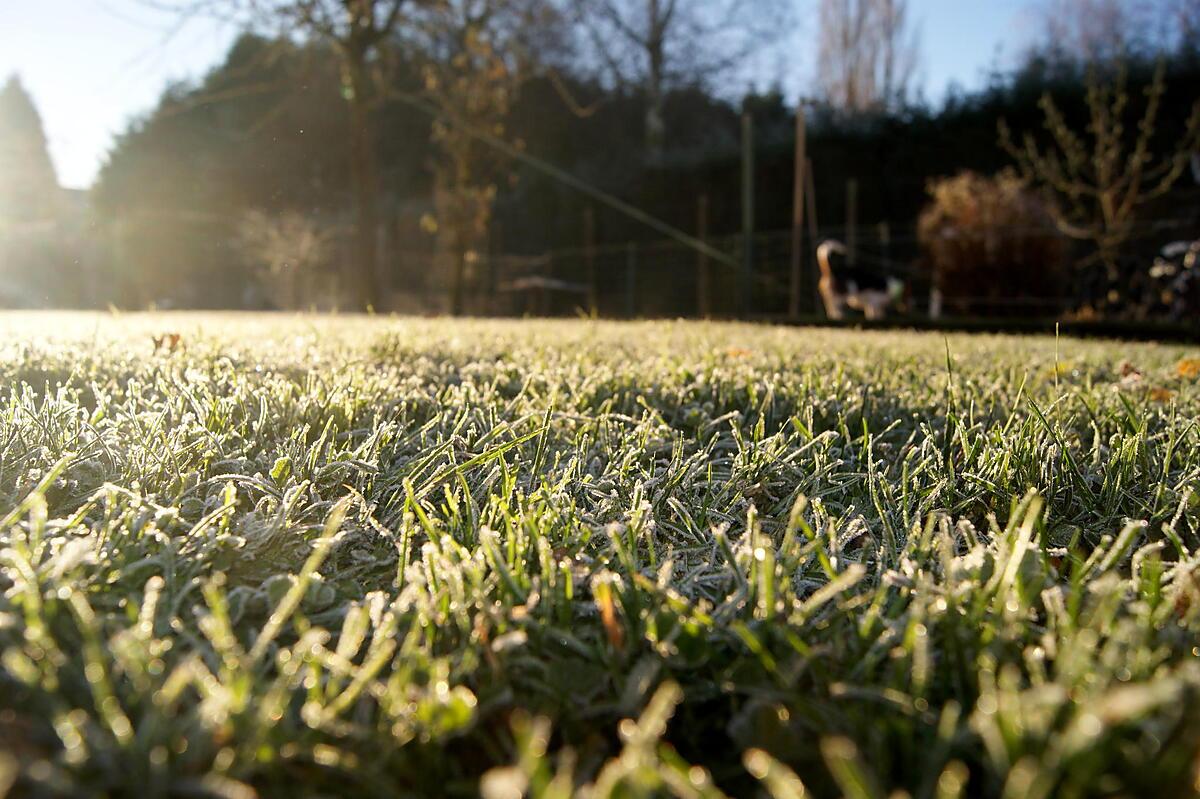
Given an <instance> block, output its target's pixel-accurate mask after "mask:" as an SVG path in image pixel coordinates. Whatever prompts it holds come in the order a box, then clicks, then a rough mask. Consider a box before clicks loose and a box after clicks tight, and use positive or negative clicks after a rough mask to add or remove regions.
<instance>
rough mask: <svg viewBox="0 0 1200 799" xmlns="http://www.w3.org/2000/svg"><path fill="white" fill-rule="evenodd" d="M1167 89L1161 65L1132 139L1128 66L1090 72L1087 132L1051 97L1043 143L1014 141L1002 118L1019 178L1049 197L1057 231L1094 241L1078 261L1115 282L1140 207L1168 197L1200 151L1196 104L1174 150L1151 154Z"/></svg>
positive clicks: (1003, 137) (1045, 103)
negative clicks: (1109, 76)
mask: <svg viewBox="0 0 1200 799" xmlns="http://www.w3.org/2000/svg"><path fill="white" fill-rule="evenodd" d="M1164 90H1165V78H1164V69H1163V67H1162V65H1161V64H1160V65H1159V68H1158V70H1157V71H1156V73H1155V75H1154V79H1153V80H1152V82H1151V83H1150V85H1149V86H1148V87H1147V88H1146V106H1145V110H1144V112H1143V114H1142V118H1141V121H1140V123H1139V124H1138V129H1137V130H1138V132H1137V136H1136V139H1135V140H1134V141H1132V142H1130V141H1129V139H1128V137H1127V136H1126V135H1125V112H1126V108H1127V106H1128V104H1129V94H1128V91H1127V90H1126V74H1125V70H1124V69H1123V68H1122V69H1119V70H1118V71H1117V74H1116V77H1115V79H1114V80H1113V81H1111V82H1106V81H1105V80H1104V79H1103V78H1102V77H1101V76H1100V74H1099V71H1098V70H1097V69H1095V68H1093V69H1092V70H1091V72H1090V73H1089V77H1088V88H1087V107H1088V125H1087V133H1086V134H1083V135H1081V134H1079V133H1078V132H1076V131H1075V130H1073V129H1072V128H1071V126H1070V125H1069V124H1068V123H1067V120H1066V117H1065V116H1064V115H1063V113H1062V112H1061V111H1060V110H1059V108H1058V106H1057V105H1056V104H1055V102H1054V98H1052V97H1051V96H1050V95H1049V94H1046V95H1044V96H1043V97H1042V101H1041V107H1042V111H1043V113H1044V114H1045V118H1046V129H1047V130H1048V131H1049V133H1050V141H1049V142H1047V143H1045V144H1042V143H1039V142H1038V140H1037V138H1036V137H1035V136H1034V135H1033V134H1032V133H1026V134H1025V136H1024V138H1023V139H1022V141H1021V143H1020V144H1017V143H1016V142H1015V141H1014V139H1013V136H1012V133H1011V131H1010V130H1009V128H1008V126H1007V124H1005V122H1004V121H1003V120H1002V121H1001V122H1000V142H1001V144H1002V146H1003V147H1004V148H1005V150H1007V151H1008V153H1009V154H1010V155H1011V156H1012V157H1013V160H1015V161H1016V163H1017V166H1018V168H1019V169H1020V170H1021V173H1022V175H1023V176H1024V177H1025V178H1026V179H1027V180H1028V181H1030V182H1031V183H1032V184H1033V185H1035V186H1036V187H1038V188H1039V189H1040V190H1041V191H1042V192H1043V194H1044V195H1045V196H1046V197H1047V199H1048V200H1049V201H1050V202H1049V207H1050V209H1051V213H1052V215H1053V217H1054V221H1055V223H1056V225H1057V227H1058V228H1059V230H1061V231H1062V232H1063V233H1064V234H1066V235H1067V236H1070V237H1072V238H1075V239H1078V240H1081V241H1086V242H1089V243H1091V244H1092V245H1093V247H1094V252H1093V253H1091V254H1090V255H1089V256H1088V257H1087V258H1086V259H1084V260H1083V261H1082V262H1081V264H1080V265H1081V266H1087V265H1089V264H1091V263H1095V262H1099V263H1101V264H1102V265H1103V266H1104V267H1105V269H1106V273H1107V276H1108V278H1109V279H1110V280H1115V279H1117V277H1118V276H1119V271H1118V258H1119V255H1120V251H1121V248H1122V246H1123V245H1124V244H1125V243H1126V242H1127V241H1128V240H1129V237H1130V236H1131V235H1132V233H1133V231H1134V224H1135V222H1136V219H1137V212H1138V210H1139V209H1140V208H1141V207H1142V206H1144V205H1145V204H1146V203H1148V202H1150V201H1151V200H1153V199H1155V198H1157V197H1161V196H1162V195H1164V194H1166V193H1167V192H1168V191H1169V190H1170V189H1171V187H1172V186H1173V185H1174V184H1175V181H1177V180H1178V179H1179V177H1180V176H1181V175H1182V174H1183V172H1184V170H1185V169H1187V167H1188V163H1189V161H1190V159H1191V155H1192V152H1193V151H1194V150H1195V149H1197V148H1200V101H1197V102H1196V103H1195V104H1194V105H1193V106H1192V112H1191V115H1190V117H1189V118H1188V121H1187V125H1186V128H1185V130H1184V132H1183V135H1182V136H1181V138H1180V140H1179V141H1178V143H1177V144H1176V145H1175V147H1174V148H1173V149H1172V150H1171V152H1169V153H1168V154H1166V155H1164V156H1162V157H1161V158H1159V159H1158V160H1157V161H1156V160H1155V158H1154V157H1153V155H1152V153H1151V149H1150V146H1151V142H1152V141H1153V140H1154V136H1155V126H1156V123H1157V120H1158V113H1159V109H1160V105H1161V101H1162V96H1163V92H1164ZM1087 139H1090V141H1088V140H1087ZM1131 144H1132V146H1130V145H1131Z"/></svg>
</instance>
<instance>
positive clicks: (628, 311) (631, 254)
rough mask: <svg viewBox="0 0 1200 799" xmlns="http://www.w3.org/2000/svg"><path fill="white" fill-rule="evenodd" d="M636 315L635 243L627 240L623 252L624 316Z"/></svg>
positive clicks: (630, 317) (631, 316)
mask: <svg viewBox="0 0 1200 799" xmlns="http://www.w3.org/2000/svg"><path fill="white" fill-rule="evenodd" d="M636 315H637V245H636V244H634V243H633V242H632V241H631V242H629V247H628V250H627V251H626V254H625V316H626V317H627V318H629V319H632V318H633V317H634V316H636Z"/></svg>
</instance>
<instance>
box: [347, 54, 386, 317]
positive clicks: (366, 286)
mask: <svg viewBox="0 0 1200 799" xmlns="http://www.w3.org/2000/svg"><path fill="white" fill-rule="evenodd" d="M346 60H347V65H346V69H347V72H348V76H347V77H348V79H349V84H350V93H351V97H350V175H351V182H352V183H353V190H354V204H355V212H356V216H357V219H356V225H355V231H354V232H355V236H354V239H355V248H354V264H353V267H352V270H351V271H352V272H353V274H354V281H353V282H354V303H355V304H356V305H357V306H358V307H359V308H360V309H366V308H368V307H377V306H378V303H379V284H378V278H377V276H376V269H377V266H378V260H379V248H378V245H377V238H376V236H377V230H378V228H379V208H378V199H379V198H378V193H379V172H378V167H377V165H376V162H375V141H374V137H373V136H372V130H371V115H370V108H369V103H370V98H369V97H368V92H369V79H368V77H367V73H366V65H365V63H364V62H365V54H359V55H355V54H349V55H347V59H346Z"/></svg>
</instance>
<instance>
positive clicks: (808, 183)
mask: <svg viewBox="0 0 1200 799" xmlns="http://www.w3.org/2000/svg"><path fill="white" fill-rule="evenodd" d="M804 208H805V211H806V214H807V216H808V241H809V243H810V245H811V246H813V247H815V246H816V245H817V240H818V238H819V236H818V231H819V227H818V225H817V186H816V183H815V181H814V179H813V164H812V159H811V158H805V159H804ZM816 290H817V286H816V271H815V270H813V271H812V272H811V273H810V274H809V279H808V300H809V301H808V305H809V310H811V311H815V310H816V297H817V295H816Z"/></svg>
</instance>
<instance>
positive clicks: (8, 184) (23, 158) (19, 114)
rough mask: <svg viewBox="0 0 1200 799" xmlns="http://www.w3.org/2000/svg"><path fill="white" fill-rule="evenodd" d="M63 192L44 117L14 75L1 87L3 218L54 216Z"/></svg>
mask: <svg viewBox="0 0 1200 799" xmlns="http://www.w3.org/2000/svg"><path fill="white" fill-rule="evenodd" d="M59 196H60V189H59V187H58V178H57V177H56V176H55V174H54V165H53V164H52V163H51V162H50V152H49V150H47V148H46V134H45V131H43V129H42V118H41V116H39V115H38V112H37V108H36V107H34V104H33V99H32V98H31V97H30V96H29V92H27V91H26V90H25V87H24V86H22V85H21V81H20V79H19V78H17V76H16V75H13V76H12V77H10V78H9V79H8V81H7V82H6V83H5V84H4V88H3V89H0V222H27V221H36V220H43V219H51V218H54V217H55V216H56V212H57V210H58V205H59V202H58V201H59Z"/></svg>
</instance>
